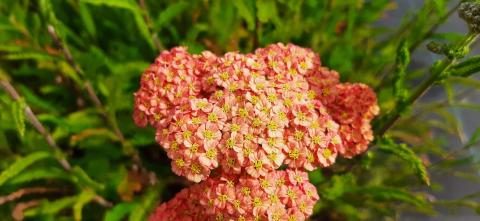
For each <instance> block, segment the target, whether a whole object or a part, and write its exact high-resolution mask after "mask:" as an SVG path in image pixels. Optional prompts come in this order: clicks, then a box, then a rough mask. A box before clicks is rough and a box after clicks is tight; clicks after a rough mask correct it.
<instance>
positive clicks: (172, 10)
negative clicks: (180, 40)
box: [155, 1, 189, 30]
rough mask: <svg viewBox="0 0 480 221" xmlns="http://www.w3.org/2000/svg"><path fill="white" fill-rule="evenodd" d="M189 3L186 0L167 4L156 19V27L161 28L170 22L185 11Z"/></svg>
mask: <svg viewBox="0 0 480 221" xmlns="http://www.w3.org/2000/svg"><path fill="white" fill-rule="evenodd" d="M188 7H189V4H188V3H187V2H184V1H179V2H175V3H173V4H170V5H168V6H167V8H166V9H165V10H163V11H161V12H160V13H159V14H158V18H157V19H156V21H155V29H157V30H160V29H161V28H163V27H164V26H165V25H166V24H169V23H170V22H171V21H172V20H173V19H174V18H175V17H177V16H179V15H180V14H181V13H182V12H183V11H185V10H186V9H188Z"/></svg>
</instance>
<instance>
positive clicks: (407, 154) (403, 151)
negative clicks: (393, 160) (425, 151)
mask: <svg viewBox="0 0 480 221" xmlns="http://www.w3.org/2000/svg"><path fill="white" fill-rule="evenodd" d="M378 147H379V149H380V150H382V151H384V152H387V153H391V154H394V155H396V156H398V157H400V158H402V159H403V160H405V161H407V162H408V163H410V165H411V166H412V167H413V169H415V172H416V174H417V175H418V177H419V178H420V179H421V180H422V181H423V182H424V183H425V184H427V185H430V178H429V177H428V172H427V169H426V168H425V165H424V164H423V162H422V159H420V158H419V157H418V156H417V155H416V154H415V153H414V152H413V151H412V149H410V148H409V147H408V146H407V145H406V144H397V143H395V142H394V141H393V140H392V139H390V138H383V139H382V140H380V141H379V142H378Z"/></svg>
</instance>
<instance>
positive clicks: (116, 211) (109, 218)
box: [103, 202, 136, 221]
mask: <svg viewBox="0 0 480 221" xmlns="http://www.w3.org/2000/svg"><path fill="white" fill-rule="evenodd" d="M135 206H136V204H134V203H129V202H127V203H119V204H117V205H115V207H113V208H112V209H110V210H108V212H106V214H105V218H104V219H103V220H104V221H121V220H123V218H124V217H125V216H126V215H127V214H129V213H130V212H132V211H133V208H134V207H135Z"/></svg>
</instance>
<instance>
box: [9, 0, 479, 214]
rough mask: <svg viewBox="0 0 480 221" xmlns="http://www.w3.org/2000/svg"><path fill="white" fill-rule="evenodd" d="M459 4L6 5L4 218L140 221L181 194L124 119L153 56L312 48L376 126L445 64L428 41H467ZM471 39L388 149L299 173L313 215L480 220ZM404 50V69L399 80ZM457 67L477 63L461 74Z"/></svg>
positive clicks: (156, 150) (151, 146) (55, 0)
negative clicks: (306, 182) (365, 105)
mask: <svg viewBox="0 0 480 221" xmlns="http://www.w3.org/2000/svg"><path fill="white" fill-rule="evenodd" d="M459 4H460V1H458V0H425V1H421V0H396V1H393V0H371V1H369V0H328V1H316V0H301V1H286V0H277V1H275V0H261V1H253V0H242V1H226V0H224V1H222V0H211V1H209V0H193V1H181V0H180V1H169V0H162V1H153V0H139V1H134V0H2V1H0V80H1V82H2V85H1V86H2V87H1V89H0V220H108V221H113V220H145V219H146V217H147V216H148V214H149V213H150V211H151V210H152V209H153V208H155V207H156V206H157V205H158V204H159V203H161V202H164V201H166V200H169V199H171V198H172V197H173V196H175V194H176V193H177V192H179V191H180V190H181V189H182V188H184V187H186V186H188V185H190V183H188V182H187V181H186V180H184V179H183V178H181V177H178V176H176V175H174V174H173V173H172V172H171V168H170V161H169V159H168V158H167V156H166V155H165V153H164V151H163V150H162V149H161V147H159V146H158V145H157V144H156V143H155V140H154V130H153V129H152V128H138V127H136V126H135V125H134V124H133V121H132V117H131V115H132V107H133V96H132V94H133V92H135V91H136V90H137V88H138V87H139V86H138V84H139V79H140V76H141V74H142V72H143V71H144V70H145V69H146V68H147V67H148V65H149V64H150V63H151V62H153V61H154V59H155V57H156V56H157V54H158V53H159V51H161V50H168V49H170V48H172V47H175V46H178V45H185V46H188V47H189V50H190V52H191V53H199V52H201V51H203V50H210V51H212V52H214V53H216V54H222V53H225V52H227V51H234V50H238V51H240V52H250V51H253V50H255V48H258V47H263V46H266V45H268V44H271V43H276V42H284V43H288V42H292V43H294V44H298V45H300V46H303V47H308V48H312V49H313V50H314V51H316V52H317V53H319V54H320V56H321V59H322V65H324V66H326V67H329V68H332V69H335V70H338V71H339V72H340V74H341V79H342V81H348V82H363V83H366V84H368V85H369V86H371V87H372V88H374V89H375V91H376V92H377V96H378V99H379V106H380V107H381V114H382V116H380V117H379V118H377V120H376V121H375V122H374V124H375V125H382V123H384V120H385V118H383V116H385V115H387V114H388V113H390V112H392V110H397V109H398V105H399V103H398V100H399V98H398V96H399V95H398V94H397V92H396V90H397V89H398V88H397V89H394V88H395V87H398V86H395V84H397V85H398V84H399V82H401V84H400V89H402V90H403V91H407V94H408V92H412V91H414V90H415V89H416V88H418V86H419V84H421V82H423V81H425V79H427V78H428V76H430V75H431V74H432V73H434V72H435V70H436V69H435V68H438V67H437V66H438V63H439V61H440V60H444V61H449V59H448V55H446V54H445V53H444V52H439V51H438V50H433V51H432V50H429V49H428V48H427V44H429V43H430V42H432V41H434V42H435V43H436V44H438V45H443V46H444V47H446V48H452V47H453V46H452V45H455V44H458V43H459V42H462V40H463V39H464V38H465V36H466V35H467V33H468V32H469V28H468V27H469V26H468V24H467V23H466V22H465V21H463V20H462V19H460V18H459V16H458V13H457V8H458V6H459ZM402 42H403V44H402ZM402 45H403V46H402ZM478 45H479V44H478V43H473V44H472V49H471V50H470V51H469V53H468V54H466V55H464V56H461V57H459V58H458V59H455V62H456V63H454V66H453V68H452V69H451V71H450V72H451V74H450V75H449V76H448V77H445V78H444V79H442V80H439V81H436V84H435V86H434V87H432V88H431V89H430V90H429V91H428V93H426V95H425V96H424V97H422V99H420V100H419V101H417V102H416V103H415V105H414V106H413V107H409V108H407V109H406V110H404V111H402V113H401V117H400V119H399V120H398V121H397V122H396V123H395V125H394V126H393V127H392V128H390V129H389V130H388V131H387V133H386V135H387V136H388V137H389V138H391V139H392V140H394V141H395V144H391V145H390V146H388V147H385V146H382V145H372V147H371V148H370V150H369V151H368V152H367V153H365V154H363V155H361V156H358V157H356V158H354V159H339V160H338V162H337V163H336V164H335V165H334V166H332V167H330V168H325V169H322V170H316V171H313V172H311V173H310V180H311V182H312V183H313V184H315V185H316V186H317V189H318V192H319V194H320V197H321V200H320V201H319V202H318V203H317V205H316V206H315V209H314V215H313V217H312V218H311V220H324V221H325V220H332V221H344V220H345V221H346V220H348V221H350V220H385V221H391V220H402V221H407V220H462V221H463V220H465V221H470V220H479V214H478V213H479V212H480V203H479V198H480V185H479V183H480V177H479V176H480V174H479V169H480V160H479V159H480V156H479V155H480V154H479V153H478V147H479V140H480V130H479V126H480V117H479V114H478V111H480V96H479V92H478V91H479V89H480V80H478V75H475V74H476V71H475V70H479V68H478V66H475V65H476V64H479V62H475V61H480V60H479V58H478V56H477V55H478V51H479V50H478V49H479V46H478ZM402 47H403V49H405V50H403V52H400V51H402V50H399V49H402ZM405 51H407V52H405ZM447 51H448V50H447ZM402 53H404V54H405V53H407V54H409V55H410V56H411V61H410V62H406V77H405V78H404V79H403V80H402V81H399V80H398V79H399V77H398V67H399V63H400V62H399V59H398V58H401V57H402V56H403V57H405V55H404V54H403V55H402ZM472 61H473V62H472ZM465 62H466V63H468V64H469V65H470V66H472V68H467V69H468V73H467V74H465V73H464V72H462V73H461V74H456V73H457V72H460V71H463V70H464V69H465V68H464V67H470V66H466V65H464V64H465ZM457 63H458V65H456V64H457ZM462 65H464V66H462ZM450 72H449V73H450ZM25 108H27V110H31V112H28V111H27V114H25V112H24V111H25ZM32 122H33V123H32ZM377 135H378V133H377ZM379 137H381V136H377V138H379Z"/></svg>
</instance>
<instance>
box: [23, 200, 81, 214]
mask: <svg viewBox="0 0 480 221" xmlns="http://www.w3.org/2000/svg"><path fill="white" fill-rule="evenodd" d="M77 198H78V197H77V196H72V197H64V198H61V199H59V200H55V201H45V202H43V203H42V204H41V205H40V206H38V207H35V208H32V209H29V210H27V211H25V212H24V215H25V216H26V217H32V216H37V215H55V214H57V213H59V212H60V211H62V210H63V209H65V208H67V207H70V206H72V205H74V204H75V202H76V201H77Z"/></svg>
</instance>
